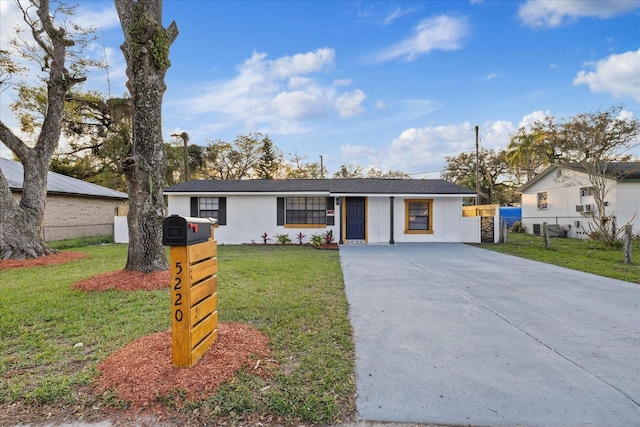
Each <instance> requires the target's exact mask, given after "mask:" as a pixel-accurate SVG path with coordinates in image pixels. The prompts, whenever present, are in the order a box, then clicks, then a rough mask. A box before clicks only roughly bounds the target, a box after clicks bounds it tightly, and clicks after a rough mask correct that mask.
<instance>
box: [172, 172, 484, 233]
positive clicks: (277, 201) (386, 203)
mask: <svg viewBox="0 0 640 427" xmlns="http://www.w3.org/2000/svg"><path fill="white" fill-rule="evenodd" d="M164 194H165V195H166V196H167V198H168V215H174V214H177V215H180V216H191V217H212V218H216V219H217V220H218V223H219V227H218V228H217V229H216V240H217V241H218V243H220V244H246V243H262V237H261V236H262V235H263V234H264V233H267V235H268V236H269V237H270V238H271V243H274V242H275V236H276V235H277V234H288V235H289V237H290V238H291V240H292V241H293V242H296V241H297V240H296V237H295V236H296V235H298V233H302V234H304V235H305V236H306V237H305V239H304V242H305V243H307V242H309V241H310V238H311V235H313V234H322V233H325V232H326V231H328V230H333V234H334V236H335V241H336V242H338V243H347V242H357V243H386V244H393V243H397V242H479V241H480V218H478V217H473V218H464V217H463V216H462V202H463V198H468V197H475V192H473V191H471V190H468V189H466V188H463V187H460V186H458V185H455V184H452V183H449V182H447V181H444V180H441V179H432V180H418V179H416V180H414V179H373V178H353V179H287V180H197V181H189V182H185V183H181V184H176V185H173V186H170V187H168V188H166V189H165V191H164Z"/></svg>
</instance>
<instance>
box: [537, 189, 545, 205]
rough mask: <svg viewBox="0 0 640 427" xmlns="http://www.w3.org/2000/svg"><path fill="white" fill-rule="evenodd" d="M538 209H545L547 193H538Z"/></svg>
mask: <svg viewBox="0 0 640 427" xmlns="http://www.w3.org/2000/svg"><path fill="white" fill-rule="evenodd" d="M538 209H547V192H546V191H545V192H544V193H538Z"/></svg>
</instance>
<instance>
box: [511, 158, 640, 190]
mask: <svg viewBox="0 0 640 427" xmlns="http://www.w3.org/2000/svg"><path fill="white" fill-rule="evenodd" d="M559 168H566V169H571V170H574V171H578V172H583V173H586V172H585V169H584V167H582V166H580V165H577V164H569V165H563V164H557V165H551V166H549V167H548V168H547V169H545V170H543V171H542V172H540V173H539V174H538V175H536V176H535V177H534V178H532V179H531V180H530V181H529V182H527V183H525V184H524V185H523V186H521V187H520V188H518V190H517V192H518V193H522V192H523V191H525V190H526V189H527V188H529V187H531V186H532V185H533V184H535V183H536V182H538V181H540V180H541V179H543V178H544V177H545V176H546V175H548V174H549V173H551V172H552V171H554V170H556V169H559ZM605 174H606V176H608V177H610V178H611V179H615V180H616V181H621V182H623V181H640V162H611V163H609V164H608V165H607V171H606V173H605Z"/></svg>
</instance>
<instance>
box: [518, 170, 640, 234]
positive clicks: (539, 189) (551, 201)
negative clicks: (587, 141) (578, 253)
mask: <svg viewBox="0 0 640 427" xmlns="http://www.w3.org/2000/svg"><path fill="white" fill-rule="evenodd" d="M605 176H606V177H607V179H606V182H607V189H608V193H607V195H606V197H605V202H606V212H605V214H606V215H608V216H613V215H615V217H616V224H617V227H618V229H619V228H621V227H623V226H624V225H626V224H627V223H631V224H632V225H633V232H634V234H637V233H638V231H640V163H638V162H616V163H611V164H609V167H608V168H607V172H606V175H605ZM518 191H519V192H521V193H522V223H523V225H524V226H525V227H526V232H527V233H533V234H538V235H539V234H540V233H541V231H542V228H541V227H542V224H543V223H544V222H546V223H547V224H549V225H559V226H560V228H561V229H563V230H565V231H567V235H568V237H578V238H587V237H588V236H589V234H590V232H591V231H593V230H595V228H594V224H595V223H594V218H595V219H597V218H598V217H599V216H600V213H599V212H597V207H596V204H595V203H594V198H593V186H592V184H591V182H589V175H588V174H587V173H586V172H584V170H583V169H581V168H578V167H573V166H572V167H569V166H564V165H554V166H551V167H549V168H548V169H546V170H544V171H543V172H542V173H540V174H539V175H538V176H536V177H535V178H534V179H532V180H531V181H529V182H528V183H526V184H525V185H524V186H522V187H521V188H520V189H519V190H518Z"/></svg>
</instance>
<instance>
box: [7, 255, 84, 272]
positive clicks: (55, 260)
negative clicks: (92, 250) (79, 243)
mask: <svg viewBox="0 0 640 427" xmlns="http://www.w3.org/2000/svg"><path fill="white" fill-rule="evenodd" d="M87 256H88V255H87V254H83V253H80V252H58V253H57V254H53V255H47V256H41V257H38V258H33V259H23V260H15V259H1V260H0V270H8V269H11V268H28V267H37V266H43V265H54V264H64V263H65V262H71V261H77V260H79V259H83V258H87Z"/></svg>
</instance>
